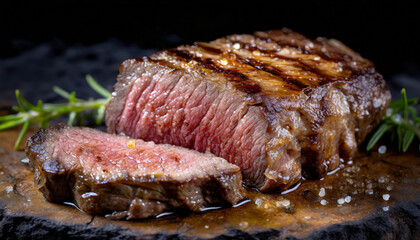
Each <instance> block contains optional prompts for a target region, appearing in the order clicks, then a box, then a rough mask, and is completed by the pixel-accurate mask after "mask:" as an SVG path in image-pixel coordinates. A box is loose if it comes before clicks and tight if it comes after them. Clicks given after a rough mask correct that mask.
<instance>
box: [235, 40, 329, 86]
mask: <svg viewBox="0 0 420 240" xmlns="http://www.w3.org/2000/svg"><path fill="white" fill-rule="evenodd" d="M229 41H231V40H229ZM231 42H232V43H240V44H241V46H242V45H243V46H244V49H246V50H248V51H255V50H257V51H260V52H261V53H264V56H266V57H270V58H278V59H282V60H285V61H289V62H293V64H294V66H295V67H297V68H301V69H302V70H305V71H308V72H311V73H313V74H315V75H316V76H317V78H318V79H319V81H320V82H321V83H322V84H323V83H326V82H329V81H335V80H337V78H335V77H331V76H329V75H327V74H324V73H323V72H321V71H320V70H319V69H317V68H316V67H314V66H312V65H310V64H307V63H305V62H303V61H301V60H300V59H296V58H290V57H286V56H282V55H279V54H277V53H276V51H274V50H268V49H266V48H263V47H262V46H259V45H255V46H253V45H251V44H249V43H245V42H242V41H231ZM272 68H274V67H272ZM276 70H277V72H281V71H280V70H279V69H276ZM283 76H286V75H285V74H283ZM289 78H290V77H289Z"/></svg>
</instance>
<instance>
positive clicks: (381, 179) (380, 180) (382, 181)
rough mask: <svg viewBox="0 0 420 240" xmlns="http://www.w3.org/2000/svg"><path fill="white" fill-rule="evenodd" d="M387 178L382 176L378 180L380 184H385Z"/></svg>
mask: <svg viewBox="0 0 420 240" xmlns="http://www.w3.org/2000/svg"><path fill="white" fill-rule="evenodd" d="M385 180H386V179H385V177H383V176H381V177H379V178H378V182H380V183H384V182H385Z"/></svg>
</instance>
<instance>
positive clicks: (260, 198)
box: [0, 128, 420, 239]
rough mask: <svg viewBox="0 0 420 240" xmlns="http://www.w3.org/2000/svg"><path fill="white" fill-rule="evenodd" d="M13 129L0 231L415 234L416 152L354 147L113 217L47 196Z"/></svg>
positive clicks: (6, 234) (6, 138) (5, 156)
mask: <svg viewBox="0 0 420 240" xmlns="http://www.w3.org/2000/svg"><path fill="white" fill-rule="evenodd" d="M35 130H36V129H34V128H33V129H31V130H30V132H29V133H28V134H27V136H26V137H28V136H29V134H31V133H33V132H34V131H35ZM18 133H19V129H12V130H9V131H4V132H0V207H1V209H0V213H1V215H0V222H1V225H0V226H1V227H0V238H2V239H4V238H19V239H21V238H31V239H63V238H69V237H71V238H81V239H97V238H107V239H108V238H113V237H115V238H118V239H128V238H146V239H271V238H272V239H285V238H287V239H302V238H309V239H343V238H351V239H366V238H372V239H420V156H419V153H418V152H411V153H406V154H403V155H400V154H398V153H395V152H388V153H386V154H378V153H377V152H372V153H364V154H360V156H358V157H357V158H356V159H354V161H353V162H350V163H346V164H344V163H343V164H342V165H341V166H340V169H339V170H337V171H336V172H334V173H331V174H329V175H328V176H326V177H325V178H324V179H321V180H304V181H302V182H301V183H300V184H298V185H296V186H295V187H294V188H293V189H291V190H290V191H289V192H283V193H272V194H262V193H259V192H257V191H256V190H253V189H249V190H248V200H246V201H244V202H241V203H240V204H238V205H237V206H234V207H231V208H221V209H208V210H207V211H205V212H202V213H189V212H185V213H177V214H173V213H172V214H171V213H168V214H163V215H161V216H160V217H159V218H151V219H145V220H138V221H116V220H111V219H108V218H106V217H104V216H90V215H88V214H85V213H83V212H81V211H80V210H78V209H77V207H75V206H74V205H72V204H71V203H65V204H55V203H50V202H47V201H46V200H45V199H44V198H43V197H42V195H41V194H40V192H39V191H38V190H37V189H36V188H35V186H34V184H33V171H32V168H31V166H30V165H29V163H28V160H27V159H26V156H25V154H24V152H23V144H22V146H21V147H20V149H19V151H14V150H13V144H14V140H15V139H16V137H17V136H18Z"/></svg>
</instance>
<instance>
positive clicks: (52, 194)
mask: <svg viewBox="0 0 420 240" xmlns="http://www.w3.org/2000/svg"><path fill="white" fill-rule="evenodd" d="M26 153H27V155H28V158H29V159H30V160H31V164H32V165H33V167H34V169H35V171H36V174H35V182H36V184H37V185H38V188H39V189H40V190H41V192H42V193H43V195H44V197H45V198H47V200H49V201H52V202H63V201H72V200H73V201H74V202H75V203H76V204H77V206H78V207H79V208H80V209H82V210H83V211H85V212H87V213H90V214H114V215H115V216H118V217H121V218H122V217H126V218H128V219H134V218H144V217H150V216H155V215H158V214H160V213H162V212H164V211H171V210H174V209H180V208H186V209H189V210H191V211H197V212H198V211H201V210H202V209H204V208H205V207H209V206H213V205H220V204H236V203H238V202H239V201H240V200H242V199H243V198H244V189H243V187H242V183H241V175H240V169H239V168H238V167H237V166H235V165H233V164H229V163H228V162H227V161H226V160H224V159H222V158H218V157H215V156H214V155H211V154H202V153H199V152H195V151H192V150H188V149H183V148H180V147H176V146H169V145H157V144H154V143H152V142H144V141H142V140H133V139H130V138H128V137H124V136H116V135H110V134H107V133H103V132H100V131H97V130H94V129H89V128H75V127H65V126H62V127H58V128H57V127H53V128H49V129H48V130H40V131H39V132H38V133H36V134H35V135H34V136H32V137H31V138H29V140H28V142H27V147H26Z"/></svg>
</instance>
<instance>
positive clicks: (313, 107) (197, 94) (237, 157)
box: [106, 29, 390, 191]
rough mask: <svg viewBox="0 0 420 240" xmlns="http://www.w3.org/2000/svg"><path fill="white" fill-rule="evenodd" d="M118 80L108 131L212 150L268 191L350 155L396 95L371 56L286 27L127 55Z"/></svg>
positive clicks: (321, 172)
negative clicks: (139, 56)
mask: <svg viewBox="0 0 420 240" xmlns="http://www.w3.org/2000/svg"><path fill="white" fill-rule="evenodd" d="M117 80H118V82H117V83H116V85H115V86H114V93H113V97H112V98H111V100H110V102H109V103H108V105H107V109H106V123H107V126H108V131H109V132H111V133H124V134H125V135H128V136H131V137H134V138H141V139H145V140H148V141H154V142H156V143H168V144H173V145H178V146H183V147H187V148H191V149H195V150H198V151H201V152H206V151H210V152H212V153H214V154H215V155H217V156H220V157H223V158H225V159H227V160H228V161H229V162H231V163H234V164H236V165H238V166H239V167H240V168H241V170H242V174H243V177H244V182H245V184H246V185H248V186H252V187H257V188H258V189H260V190H262V191H268V190H283V189H286V188H288V187H290V186H291V185H293V184H295V183H296V182H298V181H299V180H300V179H301V177H302V175H303V176H304V177H306V178H317V177H322V176H323V175H325V174H326V173H328V172H329V171H332V170H335V169H336V168H337V167H338V166H339V164H340V159H343V160H349V159H351V158H352V157H353V156H354V154H355V153H356V152H357V146H358V144H360V143H361V142H362V141H363V140H364V138H365V137H366V135H367V134H368V133H369V132H370V131H371V130H372V128H373V127H374V126H375V124H376V123H377V122H378V121H379V119H380V118H381V117H382V116H383V115H384V113H385V109H386V107H387V106H388V104H389V101H390V93H389V91H388V90H387V89H386V85H385V82H384V80H383V78H382V76H381V75H380V74H379V73H377V72H376V70H375V68H374V65H373V63H372V62H370V61H369V60H367V59H364V58H362V57H361V56H360V55H359V54H357V53H355V52H353V51H352V50H351V49H349V48H348V47H346V46H345V45H344V44H342V43H341V42H339V41H337V40H334V39H325V38H317V39H315V40H311V39H308V38H306V37H305V36H303V35H301V34H298V33H296V32H293V31H291V30H288V29H282V30H273V31H268V32H256V33H254V34H252V35H250V34H243V35H231V36H227V37H223V38H220V39H217V40H215V41H212V42H209V43H204V42H196V43H195V44H194V45H191V46H180V47H177V48H174V49H168V50H163V51H161V52H158V53H156V54H154V55H152V56H150V57H146V58H143V59H130V60H126V61H125V62H124V63H123V64H122V65H121V66H120V74H119V76H118V79H117Z"/></svg>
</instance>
